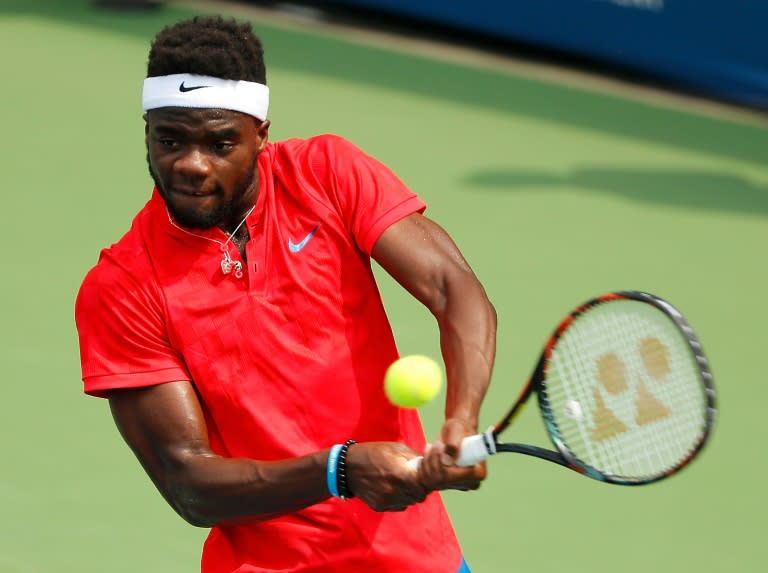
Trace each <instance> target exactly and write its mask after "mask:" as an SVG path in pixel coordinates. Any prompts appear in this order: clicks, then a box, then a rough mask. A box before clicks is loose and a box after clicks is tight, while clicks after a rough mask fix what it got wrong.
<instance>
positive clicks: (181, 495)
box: [164, 485, 218, 528]
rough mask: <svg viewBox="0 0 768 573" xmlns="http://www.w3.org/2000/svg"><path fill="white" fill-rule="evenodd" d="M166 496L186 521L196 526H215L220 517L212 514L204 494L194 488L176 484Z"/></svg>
mask: <svg viewBox="0 0 768 573" xmlns="http://www.w3.org/2000/svg"><path fill="white" fill-rule="evenodd" d="M164 497H165V498H166V500H167V501H168V503H169V504H170V505H171V507H172V508H173V509H174V511H176V513H177V514H178V515H179V517H181V518H182V519H183V520H184V521H186V522H187V523H189V524H190V525H194V526H195V527H204V528H208V527H213V526H214V525H216V523H217V521H218V519H217V518H216V516H214V515H212V513H211V512H210V510H209V508H208V504H206V503H205V501H204V499H203V498H202V496H201V495H200V494H199V493H198V492H195V491H194V490H193V488H190V487H185V486H180V485H176V486H175V487H171V488H169V490H168V491H167V492H166V493H165V495H164Z"/></svg>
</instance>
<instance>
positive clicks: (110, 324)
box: [75, 256, 190, 397]
mask: <svg viewBox="0 0 768 573" xmlns="http://www.w3.org/2000/svg"><path fill="white" fill-rule="evenodd" d="M75 323H76V325H77V331H78V336H79V341H80V363H81V368H82V379H83V384H84V390H85V392H86V393H87V394H90V395H93V396H99V397H105V396H106V393H107V391H109V390H114V389H119V388H138V387H144V386H153V385H155V384H161V383H165V382H172V381H176V380H190V376H189V373H188V372H187V369H186V367H185V365H184V361H183V360H182V358H181V356H180V355H179V353H178V352H176V351H175V350H174V349H173V348H172V347H171V345H170V343H169V341H168V336H167V332H166V328H165V321H164V318H163V314H162V304H161V299H160V297H159V296H157V295H153V293H152V290H151V289H150V288H149V286H148V285H147V284H144V281H142V284H141V285H140V284H139V282H138V281H136V280H135V279H134V278H133V277H132V276H131V275H130V274H129V273H128V272H127V271H125V270H124V269H123V268H121V267H120V266H119V265H117V264H116V263H114V262H112V261H111V260H110V258H109V257H108V256H107V257H104V256H102V259H101V260H100V262H99V264H97V265H96V267H94V268H93V269H92V270H91V271H90V272H89V273H88V275H86V277H85V279H84V281H83V284H82V286H81V287H80V291H79V293H78V296H77V301H76V303H75Z"/></svg>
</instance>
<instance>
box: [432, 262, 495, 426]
mask: <svg viewBox="0 0 768 573" xmlns="http://www.w3.org/2000/svg"><path fill="white" fill-rule="evenodd" d="M445 288H446V294H445V304H444V307H443V308H442V309H441V310H440V311H439V312H436V313H435V316H436V318H437V321H438V324H439V327H440V346H441V350H442V354H443V360H444V361H445V367H446V377H447V381H448V384H447V396H446V404H445V415H446V418H459V419H462V420H465V421H467V422H468V423H470V424H471V425H472V426H476V425H477V418H478V414H479V410H480V405H481V404H482V401H483V398H484V397H485V393H486V391H487V389H488V384H489V383H490V379H491V373H492V370H493V362H494V359H495V354H496V310H495V309H494V307H493V305H492V304H491V302H490V301H489V300H488V297H487V296H486V294H485V291H484V289H483V288H482V286H481V285H480V284H479V283H478V282H477V281H476V279H474V277H472V278H466V277H463V278H462V279H461V280H458V279H454V280H452V281H447V282H446V287H445Z"/></svg>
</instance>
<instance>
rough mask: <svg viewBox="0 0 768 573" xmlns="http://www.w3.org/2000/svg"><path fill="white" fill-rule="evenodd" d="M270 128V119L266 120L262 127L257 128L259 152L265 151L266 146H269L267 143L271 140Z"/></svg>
mask: <svg viewBox="0 0 768 573" xmlns="http://www.w3.org/2000/svg"><path fill="white" fill-rule="evenodd" d="M269 126H270V121H269V120H268V119H265V120H264V121H262V122H261V124H260V125H258V126H257V127H256V137H257V140H258V146H259V151H260V152H261V151H263V150H264V146H265V145H266V144H267V141H268V140H269Z"/></svg>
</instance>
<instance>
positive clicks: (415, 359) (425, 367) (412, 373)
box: [384, 354, 443, 408]
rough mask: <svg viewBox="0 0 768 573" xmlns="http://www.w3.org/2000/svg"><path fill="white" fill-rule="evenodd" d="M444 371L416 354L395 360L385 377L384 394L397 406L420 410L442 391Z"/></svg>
mask: <svg viewBox="0 0 768 573" xmlns="http://www.w3.org/2000/svg"><path fill="white" fill-rule="evenodd" d="M442 384H443V371H442V369H441V368H440V366H439V365H438V364H437V362H435V361H434V360H432V359H431V358H429V357H427V356H420V355H418V354H414V355H411V356H404V357H402V358H400V359H399V360H395V361H394V362H393V363H392V364H391V365H390V366H389V368H387V372H386V374H385V375H384V392H385V393H386V395H387V398H389V401H390V402H392V403H393V404H394V405H395V406H400V407H401V408H418V407H419V406H423V405H424V404H426V403H427V402H429V401H430V400H431V399H432V398H434V397H435V396H436V395H437V393H438V392H439V391H440V387H441V386H442Z"/></svg>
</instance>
